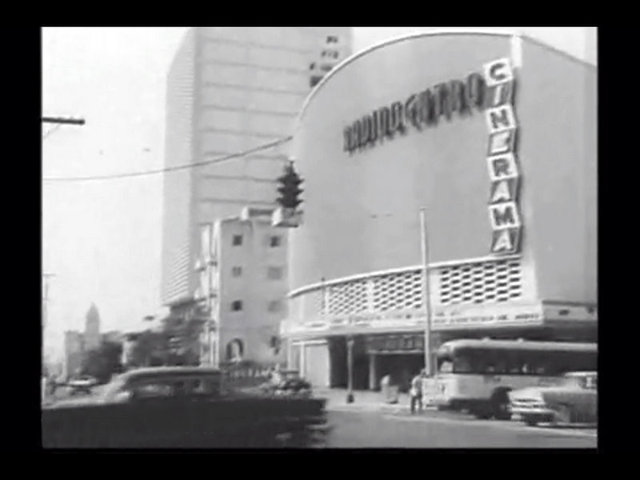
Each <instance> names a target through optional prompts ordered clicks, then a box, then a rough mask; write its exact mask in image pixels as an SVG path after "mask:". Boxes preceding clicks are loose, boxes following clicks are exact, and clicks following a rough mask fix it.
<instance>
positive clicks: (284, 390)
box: [260, 370, 312, 398]
mask: <svg viewBox="0 0 640 480" xmlns="http://www.w3.org/2000/svg"><path fill="white" fill-rule="evenodd" d="M260 389H261V390H262V391H263V392H264V393H267V394H270V395H277V396H289V397H299V398H310V397H311V396H312V387H311V384H310V383H309V382H308V381H307V380H305V379H304V378H302V377H301V376H300V372H299V371H298V370H279V371H277V372H274V373H272V377H271V379H270V380H269V381H268V382H266V383H264V384H263V385H261V386H260Z"/></svg>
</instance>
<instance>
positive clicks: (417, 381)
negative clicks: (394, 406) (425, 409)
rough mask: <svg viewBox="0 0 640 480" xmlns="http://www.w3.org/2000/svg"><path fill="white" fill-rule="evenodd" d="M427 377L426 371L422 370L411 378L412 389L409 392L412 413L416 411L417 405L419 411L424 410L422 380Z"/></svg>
mask: <svg viewBox="0 0 640 480" xmlns="http://www.w3.org/2000/svg"><path fill="white" fill-rule="evenodd" d="M425 377H426V372H425V371H424V370H422V371H421V372H420V373H419V374H418V375H416V376H415V377H413V380H411V390H410V391H409V394H410V396H411V414H414V413H415V411H416V405H417V406H418V411H420V412H422V380H423V379H424V378H425Z"/></svg>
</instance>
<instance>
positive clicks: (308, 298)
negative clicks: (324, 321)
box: [300, 289, 324, 318]
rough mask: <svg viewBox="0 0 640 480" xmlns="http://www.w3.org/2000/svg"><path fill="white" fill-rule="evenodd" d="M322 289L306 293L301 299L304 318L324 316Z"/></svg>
mask: <svg viewBox="0 0 640 480" xmlns="http://www.w3.org/2000/svg"><path fill="white" fill-rule="evenodd" d="M322 297H323V294H322V290H321V289H317V290H313V291H310V292H307V293H305V294H304V295H303V296H301V297H300V298H301V299H302V300H303V302H304V304H303V318H305V317H306V318H314V317H319V316H321V315H322V306H323V304H324V300H323V298H322Z"/></svg>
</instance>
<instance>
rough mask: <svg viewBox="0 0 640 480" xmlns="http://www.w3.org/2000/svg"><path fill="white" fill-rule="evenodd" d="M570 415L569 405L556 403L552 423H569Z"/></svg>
mask: <svg viewBox="0 0 640 480" xmlns="http://www.w3.org/2000/svg"><path fill="white" fill-rule="evenodd" d="M571 420H572V415H571V407H570V406H569V405H558V407H557V409H556V415H555V416H554V418H553V421H552V423H553V424H554V425H555V424H559V423H571Z"/></svg>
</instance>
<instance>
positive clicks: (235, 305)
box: [231, 300, 242, 312]
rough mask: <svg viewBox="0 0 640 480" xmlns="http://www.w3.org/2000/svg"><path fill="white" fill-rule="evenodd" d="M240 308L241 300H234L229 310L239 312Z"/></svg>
mask: <svg viewBox="0 0 640 480" xmlns="http://www.w3.org/2000/svg"><path fill="white" fill-rule="evenodd" d="M241 310H242V300H234V301H233V302H231V311H233V312H239V311H241Z"/></svg>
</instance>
